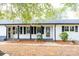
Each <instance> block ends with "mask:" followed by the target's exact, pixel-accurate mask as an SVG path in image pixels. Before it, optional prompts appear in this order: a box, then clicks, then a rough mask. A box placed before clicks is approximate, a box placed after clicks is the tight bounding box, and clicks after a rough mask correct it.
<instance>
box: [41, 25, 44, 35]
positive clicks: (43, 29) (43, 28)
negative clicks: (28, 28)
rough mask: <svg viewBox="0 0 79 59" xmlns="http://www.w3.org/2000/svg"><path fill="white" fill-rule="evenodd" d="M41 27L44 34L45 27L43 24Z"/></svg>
mask: <svg viewBox="0 0 79 59" xmlns="http://www.w3.org/2000/svg"><path fill="white" fill-rule="evenodd" d="M41 28H42V30H41V31H42V34H44V27H43V26H41Z"/></svg>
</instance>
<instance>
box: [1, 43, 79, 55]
mask: <svg viewBox="0 0 79 59" xmlns="http://www.w3.org/2000/svg"><path fill="white" fill-rule="evenodd" d="M0 50H1V51H3V52H4V53H7V54H9V55H10V56H79V45H61V44H58V43H55V42H53V43H51V42H46V43H42V44H29V43H28V44H26V43H10V42H0Z"/></svg>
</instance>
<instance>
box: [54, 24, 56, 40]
mask: <svg viewBox="0 0 79 59" xmlns="http://www.w3.org/2000/svg"><path fill="white" fill-rule="evenodd" d="M54 39H55V41H56V24H55V26H54Z"/></svg>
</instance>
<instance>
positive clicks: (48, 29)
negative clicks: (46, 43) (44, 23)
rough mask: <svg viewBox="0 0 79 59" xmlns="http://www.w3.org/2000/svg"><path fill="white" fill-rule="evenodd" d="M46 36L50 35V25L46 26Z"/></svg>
mask: <svg viewBox="0 0 79 59" xmlns="http://www.w3.org/2000/svg"><path fill="white" fill-rule="evenodd" d="M46 37H50V27H46Z"/></svg>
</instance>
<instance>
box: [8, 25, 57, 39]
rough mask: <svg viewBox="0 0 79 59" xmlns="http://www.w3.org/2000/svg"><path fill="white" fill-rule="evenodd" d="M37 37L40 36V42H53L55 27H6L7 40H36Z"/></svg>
mask: <svg viewBox="0 0 79 59" xmlns="http://www.w3.org/2000/svg"><path fill="white" fill-rule="evenodd" d="M38 35H41V37H40V38H41V40H55V36H56V35H55V26H54V25H39V24H37V25H36V24H35V25H33V24H31V25H30V24H21V25H13V24H12V25H7V26H6V39H7V40H9V39H11V40H12V39H14V40H37V39H38Z"/></svg>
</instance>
